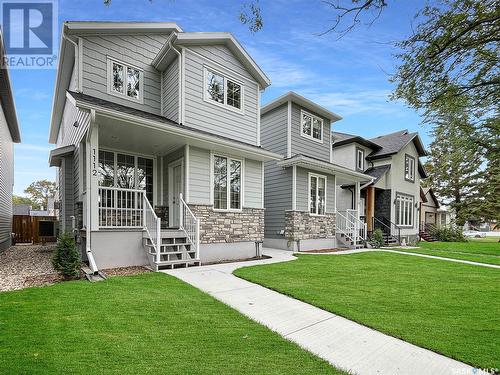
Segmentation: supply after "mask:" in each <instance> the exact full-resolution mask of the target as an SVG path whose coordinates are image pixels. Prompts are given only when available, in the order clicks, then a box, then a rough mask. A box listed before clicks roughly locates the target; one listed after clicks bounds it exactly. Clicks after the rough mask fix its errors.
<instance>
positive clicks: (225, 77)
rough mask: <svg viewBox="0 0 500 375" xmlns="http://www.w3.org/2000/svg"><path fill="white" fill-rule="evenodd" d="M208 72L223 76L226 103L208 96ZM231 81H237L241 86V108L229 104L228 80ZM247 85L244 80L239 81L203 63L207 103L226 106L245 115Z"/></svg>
mask: <svg viewBox="0 0 500 375" xmlns="http://www.w3.org/2000/svg"><path fill="white" fill-rule="evenodd" d="M208 72H211V73H215V74H217V75H219V76H220V77H222V80H223V83H224V89H223V90H224V103H219V102H217V101H215V100H213V99H211V98H209V96H208V87H207V77H208ZM228 80H229V81H231V82H233V83H236V84H237V85H239V86H240V90H241V92H240V108H236V107H233V106H232V105H230V104H227V81H228ZM244 97H245V85H244V83H243V82H241V81H238V80H236V79H233V78H232V77H231V76H230V75H228V74H224V73H223V72H221V71H219V70H217V69H213V68H212V67H211V66H209V65H207V64H203V100H204V101H205V102H207V103H210V104H213V105H216V106H218V107H219V108H224V109H228V110H230V111H233V112H235V113H238V114H240V115H245V100H244Z"/></svg>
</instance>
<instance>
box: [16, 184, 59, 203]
mask: <svg viewBox="0 0 500 375" xmlns="http://www.w3.org/2000/svg"><path fill="white" fill-rule="evenodd" d="M24 192H25V193H26V194H28V195H29V197H30V199H31V201H32V202H34V203H35V204H37V205H38V206H43V207H47V203H48V199H49V198H53V197H54V196H55V194H56V183H55V182H52V181H48V180H39V181H35V182H32V183H31V184H30V186H28V187H27V188H26V190H24Z"/></svg>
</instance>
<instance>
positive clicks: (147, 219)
mask: <svg viewBox="0 0 500 375" xmlns="http://www.w3.org/2000/svg"><path fill="white" fill-rule="evenodd" d="M143 197H144V210H143V215H144V216H143V221H144V229H145V230H146V233H147V234H148V237H149V239H150V241H151V244H152V245H153V246H154V249H155V253H156V261H157V262H159V261H160V250H161V219H160V218H159V217H158V216H156V213H155V211H154V210H153V207H152V206H151V203H149V201H148V198H147V197H146V195H145V194H144V195H143Z"/></svg>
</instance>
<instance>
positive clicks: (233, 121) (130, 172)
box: [49, 22, 280, 271]
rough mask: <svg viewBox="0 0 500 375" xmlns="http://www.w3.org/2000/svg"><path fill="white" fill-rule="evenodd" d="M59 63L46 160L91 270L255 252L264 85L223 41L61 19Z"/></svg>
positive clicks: (144, 26) (266, 154)
mask: <svg viewBox="0 0 500 375" xmlns="http://www.w3.org/2000/svg"><path fill="white" fill-rule="evenodd" d="M59 56H60V60H59V67H58V72H57V78H56V88H55V94H54V95H55V97H54V101H53V108H52V119H51V126H50V137H49V140H50V142H51V143H54V144H55V145H56V148H55V149H54V150H52V152H51V155H50V165H52V166H57V167H58V168H59V169H58V199H59V201H60V204H58V207H59V216H60V223H61V230H62V231H71V230H73V229H74V230H75V233H76V234H77V237H78V238H77V240H78V242H79V243H80V244H81V246H82V249H85V251H84V252H83V253H84V255H85V256H86V257H87V258H88V261H89V265H90V266H91V268H92V269H93V270H94V271H95V270H96V269H97V268H107V267H118V266H129V265H139V264H147V263H149V264H151V265H152V266H153V267H154V268H158V267H173V265H175V264H182V265H189V264H199V262H200V261H202V262H214V261H221V260H230V259H242V258H250V257H253V256H255V255H256V254H258V253H259V249H260V246H261V242H262V240H263V237H264V190H263V178H264V165H263V162H264V161H268V160H277V159H279V158H280V155H278V154H276V153H273V152H270V151H266V150H265V149H263V148H262V147H261V144H260V104H259V103H260V94H261V91H262V90H264V89H265V88H266V87H267V86H268V85H269V84H270V81H269V79H268V78H267V77H266V75H265V74H264V73H263V72H262V70H261V69H260V68H259V67H258V66H257V64H256V63H255V62H254V60H253V59H252V58H251V57H250V55H249V54H248V53H247V52H246V51H245V50H244V49H243V47H242V46H241V45H240V44H239V43H238V41H236V40H235V39H234V37H233V36H232V35H231V34H229V33H212V32H209V33H190V32H183V31H182V30H181V28H180V27H179V26H178V25H176V24H175V23H140V22H138V23H127V22H116V23H114V22H65V23H64V24H63V28H62V38H61V48H60V55H59ZM72 217H75V228H73V224H72ZM145 250H146V251H145Z"/></svg>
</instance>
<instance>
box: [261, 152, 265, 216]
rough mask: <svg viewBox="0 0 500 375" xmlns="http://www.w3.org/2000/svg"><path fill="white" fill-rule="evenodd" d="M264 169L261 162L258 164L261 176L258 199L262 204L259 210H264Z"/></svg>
mask: <svg viewBox="0 0 500 375" xmlns="http://www.w3.org/2000/svg"><path fill="white" fill-rule="evenodd" d="M264 168H265V165H264V162H263V161H261V162H260V175H261V177H260V188H261V191H260V194H261V197H260V199H261V202H262V204H261V207H260V208H264V191H265V185H264V177H265V176H264V175H265V173H264V172H265V169H264Z"/></svg>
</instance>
